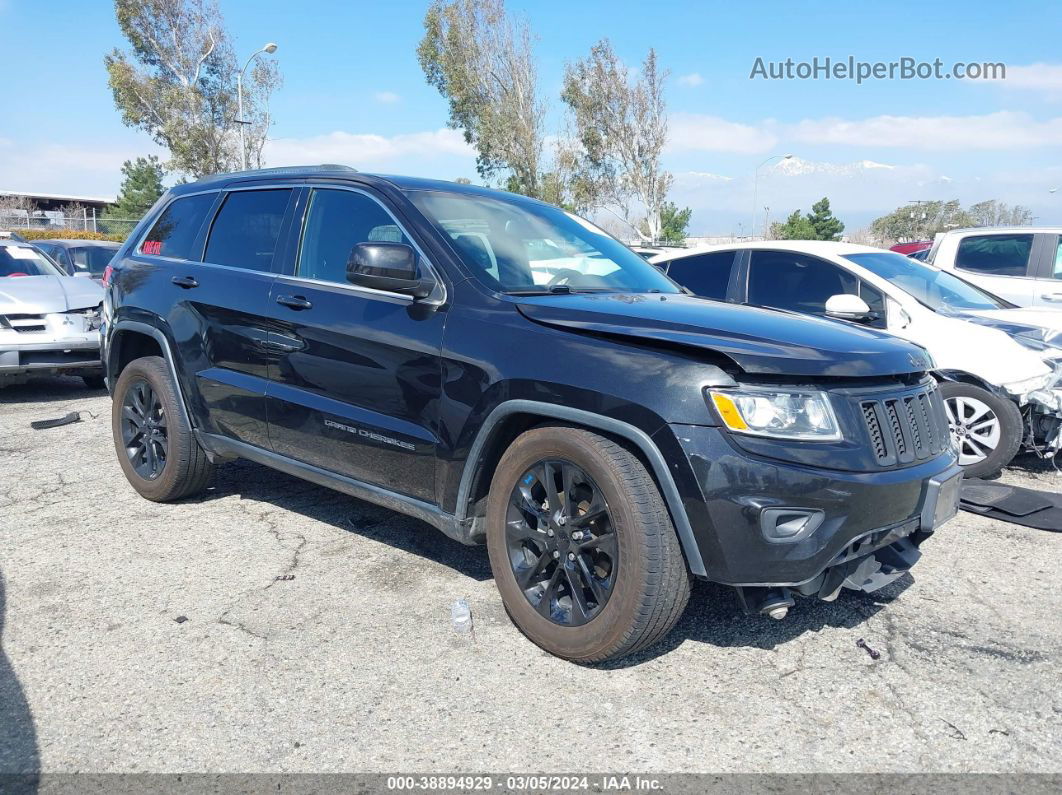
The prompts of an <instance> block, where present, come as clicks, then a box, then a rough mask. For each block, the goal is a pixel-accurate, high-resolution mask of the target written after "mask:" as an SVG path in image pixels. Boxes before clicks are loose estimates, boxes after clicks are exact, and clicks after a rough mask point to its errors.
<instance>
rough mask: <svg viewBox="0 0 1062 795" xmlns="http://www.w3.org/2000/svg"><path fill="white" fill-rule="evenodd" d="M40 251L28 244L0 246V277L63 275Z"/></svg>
mask: <svg viewBox="0 0 1062 795" xmlns="http://www.w3.org/2000/svg"><path fill="white" fill-rule="evenodd" d="M65 275H66V274H65V273H63V272H62V271H60V270H59V269H58V268H56V267H55V265H53V264H52V263H51V261H50V260H49V259H48V258H47V257H46V256H45V255H44V254H43V253H42V252H40V251H38V250H37V249H35V248H32V247H30V246H0V278H4V277H17V276H65Z"/></svg>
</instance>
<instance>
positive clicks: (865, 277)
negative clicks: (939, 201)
mask: <svg viewBox="0 0 1062 795" xmlns="http://www.w3.org/2000/svg"><path fill="white" fill-rule="evenodd" d="M994 231H995V230H959V231H957V232H955V233H949V235H948V236H945V238H944V240H943V242H942V241H940V240H938V242H937V248H938V249H939V250H940V251H941V252H942V253H943V254H948V252H955V251H958V252H960V254H961V252H962V250H963V248H962V242H961V241H962V240H963V239H964V238H963V234H964V233H966V235H967V236H968V237H976V238H978V239H983V238H988V237H990V236H991V235H992V233H993V232H994ZM972 232H976V233H977V234H976V235H973V234H971V233H972ZM1058 232H1059V230H1051V231H1050V232H1049V234H1050V237H1051V240H1050V241H1049V242H1048V243H1047V244H1045V243H1041V242H1039V241H1040V237H1041V236H1042V235H1045V234H1048V233H1045V232H1043V231H1040V230H1021V232H1020V236H1027V237H1028V238H1030V239H1031V240H1035V241H1037V242H1036V243H1035V244H1034V245H1033V246H1031V247H1030V249H1029V251H1031V252H1032V253H1035V252H1037V251H1048V249H1050V251H1049V253H1050V254H1051V255H1052V256H1051V257H1050V261H1049V262H1047V260H1045V262H1047V267H1049V268H1050V267H1051V266H1054V267H1056V268H1057V267H1058V266H1056V265H1054V263H1055V262H1062V257H1058V255H1057V254H1056V253H1055V252H1057V251H1058V250H1059V234H1058ZM952 234H954V235H955V236H956V237H957V238H958V239H959V241H960V242H959V244H958V246H956V245H952V243H951V242H950V241H949V240H948V237H949V236H951V235H952ZM999 234H1000V235H1008V236H1009V239H1007V240H1006V241H1005V242H1006V243H1007V244H1008V245H1011V247H1012V248H1013V243H1014V240H1013V238H1014V237H1015V236H1018V233H1015V232H1014V231H1013V230H1000V232H999ZM1051 243H1053V247H1051V246H1050V244H1051ZM980 245H981V246H982V249H983V248H984V244H980ZM1029 251H1027V252H1026V253H1029ZM1018 253H1019V255H1020V254H1021V253H1022V252H1021V250H1020V248H1019V250H1018ZM941 260H942V261H941V263H940V264H941V265H943V266H944V267H938V266H937V265H934V264H927V263H923V262H919V261H917V260H915V259H911V258H909V257H906V256H903V255H902V254H898V253H895V252H891V251H883V250H881V249H878V248H871V247H869V246H861V245H854V244H849V243H832V242H822V241H764V242H756V243H736V244H731V245H719V246H711V247H706V248H699V249H695V250H680V251H677V252H673V253H665V254H662V255H659V256H656V257H654V258H652V259H651V260H650V261H651V262H653V264H654V265H656V266H657V267H659V268H661V269H662V270H664V271H665V272H666V273H667V274H668V276H670V277H671V278H672V279H673V280H675V281H676V282H678V283H679V284H680V285H682V286H683V287H685V288H687V289H688V290H690V291H691V292H693V293H694V294H696V295H700V296H703V297H705V298H711V299H714V300H717V301H726V302H731V303H737V304H748V305H752V306H762V307H768V308H773V309H779V310H785V311H791V312H798V313H804V314H810V315H818V316H825V317H830V318H835V319H837V320H841V321H847V322H854V323H860V324H864V325H867V326H870V327H873V328H877V329H881V330H884V331H888V332H890V333H892V334H895V335H896V336H899V337H903V338H904V339H907V340H909V341H911V342H914V343H916V344H918V345H921V346H922V347H923V348H925V349H926V350H927V351H928V352H929V354H930V355H931V356H932V358H933V360H934V363H935V370H934V374H935V376H936V377H937V379H938V381H939V382H940V384H941V393H942V396H943V397H944V400H945V407H946V409H947V413H948V420H949V423H950V426H951V432H952V436H953V438H954V440H955V443H956V445H957V448H958V453H959V463H960V464H961V465H962V466H963V468H964V469H965V471H966V474H967V476H969V477H985V476H991V475H993V474H995V473H997V472H998V471H999V469H1000V468H1001V467H1003V466H1006V465H1007V464H1008V463H1009V462H1010V460H1011V459H1012V458H1013V457H1014V455H1015V454H1016V453H1018V452H1019V450H1023V449H1024V450H1026V451H1033V452H1036V453H1037V454H1039V455H1041V456H1043V457H1053V456H1054V455H1055V453H1057V452H1058V450H1059V448H1060V446H1062V312H1060V311H1059V309H1055V308H1050V307H1049V306H1046V305H1045V306H1042V307H1041V306H1018V305H1017V304H1016V303H1014V302H1012V301H1008V300H1006V299H1003V298H1000V297H999V296H998V295H996V294H995V293H994V292H990V291H988V290H986V289H984V288H983V287H980V286H978V285H977V284H975V283H974V282H975V280H976V279H977V278H978V276H980V275H984V274H983V273H980V274H979V273H977V272H973V273H967V270H966V269H964V268H963V267H961V266H962V264H963V261H962V259H961V258H960V259H959V262H958V265H959V266H960V267H956V266H955V265H956V262H955V257H954V256H953V255H952V256H947V257H942V258H941ZM945 260H946V261H945ZM1029 260H1030V265H1029V267H1031V268H1040V267H1043V266H1042V265H1041V264H1037V262H1036V261H1035V258H1033V257H1030V258H1029ZM986 264H990V263H987V261H986ZM948 265H950V267H947V266H948ZM971 270H972V269H971ZM985 270H986V271H987V270H988V269H987V267H986V268H985ZM960 274H961V275H960ZM1011 275H1012V276H1013V278H1015V279H1021V280H1023V281H1024V280H1027V279H1030V278H1033V277H1031V276H1028V275H1025V274H1024V273H1023V274H1018V273H1017V272H1014V270H1013V269H1012V271H1011ZM1036 275H1037V276H1038V275H1039V274H1038V273H1037V274H1036ZM1045 277H1046V279H1047V282H1046V284H1047V287H1046V288H1044V287H1038V288H1037V289H1038V291H1039V292H1044V295H1045V296H1051V295H1052V293H1051V292H1050V289H1051V287H1052V282H1051V280H1052V279H1059V281H1054V285H1055V287H1054V289H1058V290H1062V273H1059V272H1057V271H1054V272H1053V271H1050V270H1049V271H1048V272H1047V273H1046V274H1045ZM1025 286H1026V285H1016V287H1015V290H1013V291H1011V292H1013V293H1014V294H1018V295H1023V294H1025V293H1024V288H1025ZM1045 290H1047V292H1045ZM1029 295H1030V301H1029V303H1032V300H1031V297H1032V292H1031V291H1030V292H1029ZM1059 307H1062V303H1059Z"/></svg>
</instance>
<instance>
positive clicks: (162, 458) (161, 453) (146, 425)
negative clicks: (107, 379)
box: [122, 379, 169, 480]
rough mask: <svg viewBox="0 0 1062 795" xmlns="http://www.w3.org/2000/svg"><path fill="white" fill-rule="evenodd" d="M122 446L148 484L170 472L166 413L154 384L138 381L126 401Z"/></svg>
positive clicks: (130, 386)
mask: <svg viewBox="0 0 1062 795" xmlns="http://www.w3.org/2000/svg"><path fill="white" fill-rule="evenodd" d="M122 442H123V443H124V445H125V453H126V455H127V456H128V457H129V463H130V464H131V465H132V467H133V469H134V470H135V471H136V473H137V474H138V475H139V476H140V477H142V478H144V480H155V479H156V478H158V477H159V476H160V475H161V474H162V472H163V470H164V469H165V468H166V456H167V445H168V442H169V429H168V427H167V422H166V410H165V408H164V407H163V405H162V400H161V398H160V397H159V395H158V393H157V392H156V391H155V390H154V389H152V388H151V384H149V383H148V382H147V381H145V380H143V379H138V380H136V381H134V382H133V383H132V384H130V385H129V389H127V390H126V393H125V399H124V400H123V401H122Z"/></svg>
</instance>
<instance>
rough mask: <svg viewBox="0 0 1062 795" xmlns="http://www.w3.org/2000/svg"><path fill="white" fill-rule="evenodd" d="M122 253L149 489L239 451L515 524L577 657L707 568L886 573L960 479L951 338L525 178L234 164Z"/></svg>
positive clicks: (469, 520) (411, 508) (543, 597)
mask: <svg viewBox="0 0 1062 795" xmlns="http://www.w3.org/2000/svg"><path fill="white" fill-rule="evenodd" d="M108 281H109V288H108V296H107V301H106V309H105V322H106V328H105V346H106V350H105V361H106V363H107V368H108V384H109V387H110V389H111V391H112V393H113V396H114V404H113V405H114V409H113V431H114V442H115V448H116V450H117V454H118V459H119V461H120V462H121V466H122V468H123V470H124V471H125V473H126V476H127V477H128V478H129V481H130V483H132V485H133V487H134V488H135V489H136V490H137V491H139V492H140V493H141V494H142V495H143V496H145V497H147V498H148V499H151V500H175V499H178V498H180V497H185V496H187V495H191V494H195V493H196V492H198V491H200V490H202V489H203V488H204V487H205V486H206V485H207V483H208V481H209V480H210V476H211V472H212V470H213V468H214V465H215V464H216V463H218V462H220V461H224V460H226V459H232V458H237V457H239V458H246V459H250V460H252V461H257V462H259V463H261V464H265V465H266V466H270V467H274V468H276V469H280V470H282V471H284V472H288V473H291V474H294V475H297V476H299V477H302V478H305V479H307V480H311V481H313V482H315V483H319V484H322V485H326V486H330V487H332V488H335V489H338V490H340V491H343V492H346V493H348V494H351V495H354V496H356V497H359V498H362V499H365V500H370V501H372V502H376V503H379V504H381V505H385V506H387V507H389V508H393V509H395V510H397V511H401V512H404V513H407V514H409V515H411V516H414V517H417V518H419V519H422V520H424V521H426V522H428V523H430V524H432V525H434V526H435V527H437V528H439V529H440V530H442V531H443V532H444V533H446V534H447V535H449V536H452V537H453V538H455V539H457V540H458V541H461V542H464V543H468V544H473V543H482V542H484V541H485V543H486V545H487V551H488V553H489V556H490V561H491V566H492V568H493V570H494V574H495V579H496V581H497V585H498V590H499V591H500V592H501V596H502V600H503V601H504V603H505V606H506V608H507V609H508V611H509V614H510V615H511V616H512V618H513V620H514V621H515V622H516V624H517V625H518V626H519V627H520V629H521V630H522V631H523V632H524V633H525V634H526V635H527V636H528V637H530V638H531V639H532V640H533V641H534V642H535V643H537V644H539V645H540V646H542V647H543V648H545V649H547V650H549V651H550V652H552V653H554V654H557V655H560V656H562V657H566V658H569V659H572V660H577V661H581V662H594V661H602V660H607V659H610V658H615V657H619V656H621V655H626V654H630V653H631V652H634V651H637V650H639V649H642V648H644V647H646V646H648V645H649V644H651V643H653V642H654V641H656V640H658V639H659V638H661V637H662V636H663V635H664V634H666V633H667V632H668V630H669V629H670V628H671V627H672V626H673V625H674V623H675V622H676V621H677V620H678V618H679V616H680V614H681V613H682V610H683V608H684V606H685V604H686V601H687V598H688V595H689V576H690V575H691V574H692V575H693V576H696V577H702V578H707V579H709V580H713V581H715V582H719V583H725V584H728V585H732V586H735V587H736V588H737V592H738V594H739V596H740V598H741V600H742V602H743V604H744V605H745V606H746V608H747V609H749V610H759V611H761V612H763V613H766V614H768V615H771V616H773V617H776V618H781V617H782V616H784V615H785V612H786V610H787V609H788V608H789V607H790V606H791V605H792V604H793V596H794V595H798V594H799V595H803V596H809V597H818V598H821V599H833V598H834V597H835V596H836V595H837V594H838V592H839V591H840V590H841V588H843V587H848V588H854V589H863V590H868V591H869V590H874V589H876V588H879V587H881V586H882V585H884V584H885V583H887V582H890V581H891V580H893V579H895V578H896V577H898V576H899V575H900V574H901V573H902V572H904V571H906V570H907V569H908V568H910V566H911V565H912V564H913V563H914V561H915V560H916V559H917V557H918V550H917V547H918V545H919V544H920V543H921V542H922V541H923V540H924V539H925V538H926V537H927V536H928V535H929V534H930V533H931V532H932V531H933V530H935V529H936V527H937V526H938V525H939V524H940V523H941V522H943V521H945V520H946V519H948V518H950V516H951V515H952V514H953V513H954V511H955V508H956V499H957V491H958V479H959V477H960V474H959V470H958V469H957V467H956V466H955V456H954V454H953V452H952V450H951V449H950V446H949V436H948V424H947V421H946V419H945V417H944V413H943V408H942V404H941V401H940V398H939V397H938V395H937V392H936V389H935V387H934V385H933V381H932V380H931V379H930V378H927V377H926V371H927V369H929V368H930V367H931V366H932V365H931V363H930V361H929V360H928V358H927V355H926V354H925V352H924V351H922V350H921V349H920V348H916V347H913V346H912V345H910V344H908V343H906V342H903V341H901V340H899V339H895V338H893V337H889V336H887V335H884V334H882V333H879V332H876V331H873V330H864V329H859V328H855V327H852V326H850V325H846V324H841V323H837V322H834V321H829V320H816V319H810V318H805V317H800V316H796V315H792V314H788V313H785V312H779V311H772V310H765V309H753V308H748V307H742V306H735V305H728V304H722V303H716V302H712V301H707V300H702V299H698V298H694V297H690V296H688V295H685V294H683V293H682V292H681V291H680V288H678V287H677V286H676V285H675V284H674V283H673V282H671V281H669V280H668V279H667V277H665V276H664V275H663V274H661V273H660V272H659V271H657V270H656V269H655V268H653V266H651V265H649V264H647V263H646V262H645V261H644V260H643V259H642V258H641V257H639V256H638V255H637V254H634V253H633V252H631V251H630V250H628V249H627V248H625V247H624V246H623V245H621V244H620V243H618V242H617V241H616V240H614V239H612V238H611V237H609V236H608V235H607V234H605V233H604V232H602V231H601V230H600V229H598V228H597V227H595V226H593V225H592V224H591V223H589V222H587V221H585V220H583V219H582V218H578V217H576V216H574V215H571V214H570V213H566V212H564V211H562V210H560V209H557V208H555V207H551V206H548V205H546V204H542V203H540V202H537V201H533V200H530V199H526V198H523V197H520V196H514V195H510V194H507V193H502V192H498V191H493V190H487V189H482V188H475V187H468V186H462V185H456V184H450V183H446V182H434V181H427V180H420V179H406V178H393V177H380V176H370V175H367V174H360V173H357V172H356V171H354V170H352V169H348V168H344V167H340V166H321V167H306V168H294V169H272V170H265V171H257V172H244V173H240V174H232V175H224V176H220V177H215V178H211V179H207V180H202V181H200V182H197V183H193V184H187V185H181V186H179V187H176V188H174V189H173V190H171V191H170V192H169V193H167V194H166V195H165V196H164V197H163V198H162V199H161V200H160V201H159V203H158V204H157V206H156V207H155V208H154V209H153V210H152V211H151V212H150V213H149V214H148V216H147V217H146V218H145V219H144V221H143V222H142V223H141V225H140V226H139V227H138V229H137V230H136V231H135V232H134V233H133V235H132V236H131V237H130V239H129V241H128V242H127V243H126V244H125V246H124V247H123V248H122V250H121V251H120V252H119V254H118V255H117V256H116V258H115V260H114V264H113V268H112V272H110V273H109V274H108Z"/></svg>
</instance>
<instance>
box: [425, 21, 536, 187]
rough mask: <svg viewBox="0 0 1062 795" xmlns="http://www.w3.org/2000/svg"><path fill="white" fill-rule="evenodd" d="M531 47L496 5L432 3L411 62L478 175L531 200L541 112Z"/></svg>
mask: <svg viewBox="0 0 1062 795" xmlns="http://www.w3.org/2000/svg"><path fill="white" fill-rule="evenodd" d="M531 43H532V36H531V30H530V27H529V26H528V25H527V24H526V23H517V22H514V21H513V20H512V19H510V17H509V16H508V14H506V11H505V4H504V2H503V0H433V2H432V4H431V6H429V8H428V11H427V13H426V14H425V16H424V38H423V39H421V41H420V44H419V46H418V47H417V58H418V60H419V61H420V66H421V69H423V70H424V76H425V78H427V81H428V84H429V85H431V86H433V87H434V88H435V89H437V90H438V92H439V93H440V94H441V95H442V96H443V98H444V99H445V100H446V101H447V103H448V104H449V106H450V118H449V120H448V122H447V123H448V125H449V126H450V127H451V128H452V129H455V130H461V131H462V132H463V133H464V136H465V141H467V142H468V143H469V144H471V145H472V146H473V147H474V148H475V150H476V153H477V154H476V169H477V170H478V171H479V174H480V176H481V177H483V178H484V179H486V180H489V179H491V178H494V177H496V176H500V177H501V178H502V184H504V185H505V186H506V187H507V188H508V189H509V190H511V191H515V192H517V193H522V194H524V195H527V196H534V197H538V196H539V195H540V193H541V189H542V184H543V181H544V179H543V173H542V161H543V149H544V145H545V137H544V133H543V118H544V116H545V106H544V105H543V103H542V101H541V99H540V98H539V95H538V75H537V71H536V67H535V59H534V53H533V49H532V46H531Z"/></svg>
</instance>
